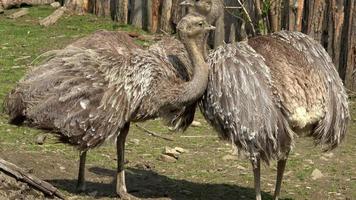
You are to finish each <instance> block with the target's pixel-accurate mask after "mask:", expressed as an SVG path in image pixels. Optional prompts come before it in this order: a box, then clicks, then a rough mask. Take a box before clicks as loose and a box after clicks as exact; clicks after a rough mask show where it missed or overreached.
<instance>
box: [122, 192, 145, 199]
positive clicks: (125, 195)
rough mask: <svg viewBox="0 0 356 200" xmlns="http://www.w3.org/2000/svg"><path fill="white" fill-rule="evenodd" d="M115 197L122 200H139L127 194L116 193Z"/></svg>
mask: <svg viewBox="0 0 356 200" xmlns="http://www.w3.org/2000/svg"><path fill="white" fill-rule="evenodd" d="M117 195H118V196H119V198H120V199H122V200H140V198H137V197H135V196H133V195H131V194H129V193H127V192H117Z"/></svg>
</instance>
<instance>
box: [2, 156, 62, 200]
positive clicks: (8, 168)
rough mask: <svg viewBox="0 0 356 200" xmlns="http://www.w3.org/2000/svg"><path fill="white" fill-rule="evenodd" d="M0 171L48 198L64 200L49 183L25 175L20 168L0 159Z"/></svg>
mask: <svg viewBox="0 0 356 200" xmlns="http://www.w3.org/2000/svg"><path fill="white" fill-rule="evenodd" d="M0 170H1V171H3V172H5V173H7V174H9V175H11V176H13V177H14V178H16V180H18V181H21V182H24V183H27V184H29V185H30V186H32V187H34V188H35V189H37V190H39V191H41V192H43V193H44V194H46V195H49V196H52V197H53V196H57V197H59V198H61V199H65V197H64V195H63V194H62V193H61V192H60V191H59V190H58V189H57V188H56V187H54V186H53V185H51V184H50V183H48V182H46V181H43V180H41V179H39V178H37V177H36V176H33V175H30V174H28V173H26V172H25V171H24V170H23V169H21V168H20V167H18V166H16V165H14V164H12V163H10V162H7V161H6V160H3V159H1V158H0Z"/></svg>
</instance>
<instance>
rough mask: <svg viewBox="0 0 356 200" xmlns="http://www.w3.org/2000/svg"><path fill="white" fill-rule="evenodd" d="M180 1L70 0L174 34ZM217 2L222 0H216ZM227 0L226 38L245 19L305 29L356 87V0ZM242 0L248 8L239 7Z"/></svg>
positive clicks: (263, 26)
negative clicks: (244, 10)
mask: <svg viewBox="0 0 356 200" xmlns="http://www.w3.org/2000/svg"><path fill="white" fill-rule="evenodd" d="M181 1H182V0H67V2H66V4H67V6H72V8H73V9H76V10H79V11H80V12H91V13H94V14H96V15H98V16H104V17H111V18H112V19H113V20H116V21H118V22H120V23H125V24H126V23H128V24H132V25H134V26H137V27H139V28H143V29H146V30H148V31H150V32H164V33H174V32H175V25H176V24H177V22H178V21H179V19H180V18H181V17H182V16H183V15H184V14H185V13H186V11H185V9H183V8H182V7H180V6H179V3H180V2H181ZM217 1H219V0H217ZM221 1H224V2H223V3H224V4H225V24H224V26H225V29H226V30H225V38H226V41H228V40H229V39H228V38H230V40H231V36H230V34H231V33H232V31H233V32H234V34H233V37H234V38H236V39H237V40H238V39H240V38H241V32H240V30H241V24H242V20H241V18H244V19H245V21H247V22H246V31H247V34H248V35H252V28H251V24H253V27H254V28H255V29H256V30H257V31H258V32H259V33H260V34H266V33H268V32H274V31H278V30H283V29H284V30H291V31H301V32H303V33H306V34H308V35H310V36H312V37H313V38H314V39H316V40H317V41H319V42H320V43H321V44H322V45H323V46H324V47H325V49H326V50H327V51H328V53H329V54H330V56H331V57H332V59H333V61H334V63H335V66H336V68H337V69H338V71H339V73H340V77H341V78H342V79H343V80H344V82H345V83H346V86H347V87H348V88H349V89H350V90H353V91H356V66H355V65H356V1H355V0H221ZM239 2H242V3H243V6H244V8H246V10H247V12H248V15H249V17H250V18H251V23H249V22H248V20H247V18H246V16H247V15H246V13H245V12H243V9H241V8H239V7H241V5H240V4H239Z"/></svg>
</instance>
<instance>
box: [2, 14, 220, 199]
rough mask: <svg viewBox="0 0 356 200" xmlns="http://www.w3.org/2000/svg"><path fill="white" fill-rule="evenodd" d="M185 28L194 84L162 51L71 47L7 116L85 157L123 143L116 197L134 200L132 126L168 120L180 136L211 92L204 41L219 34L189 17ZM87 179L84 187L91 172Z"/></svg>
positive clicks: (52, 59)
mask: <svg viewBox="0 0 356 200" xmlns="http://www.w3.org/2000/svg"><path fill="white" fill-rule="evenodd" d="M177 28H178V32H179V36H180V39H181V41H182V43H183V44H184V46H185V48H186V50H187V52H189V56H190V59H191V63H192V65H193V68H194V69H193V77H192V78H191V79H190V80H189V81H186V80H184V79H183V78H182V77H181V75H180V74H179V71H177V70H176V68H174V66H173V65H172V64H171V63H170V62H169V60H168V59H167V56H166V55H165V54H164V50H162V49H161V50H160V49H159V48H154V49H150V50H142V49H130V48H117V49H116V50H115V51H112V50H109V51H108V49H107V48H103V49H102V48H84V47H80V45H69V46H67V47H66V48H64V49H62V50H56V51H53V52H50V53H48V54H47V56H46V58H45V59H44V60H43V61H42V62H40V64H39V65H38V66H37V67H36V68H34V69H33V70H32V71H30V72H28V73H27V75H26V76H25V77H24V79H22V80H21V81H20V82H19V83H18V85H17V86H16V87H15V88H14V89H13V90H12V91H11V93H10V94H9V95H8V96H7V98H6V99H5V101H4V108H5V111H6V112H7V113H8V114H9V122H10V123H13V124H21V123H22V122H23V121H24V120H26V121H27V122H28V123H27V124H29V125H30V126H33V127H37V128H40V129H47V130H52V131H53V132H57V133H58V134H59V135H60V136H61V137H62V138H64V139H66V141H68V142H69V143H70V144H72V145H74V146H76V147H77V148H78V149H79V150H81V151H83V152H86V151H87V150H89V149H92V148H94V147H98V146H100V145H101V144H103V143H104V141H106V140H108V139H109V138H112V137H115V138H116V145H117V165H118V166H117V175H116V176H117V183H116V193H117V194H118V195H119V196H120V197H121V198H125V199H127V198H129V199H130V198H131V199H133V198H134V197H133V196H131V195H129V194H128V193H127V189H126V184H125V171H124V151H125V139H126V136H127V134H128V132H129V126H130V122H136V121H143V120H148V119H152V118H156V117H162V118H164V119H166V120H167V122H168V123H171V124H174V125H176V127H177V128H180V127H183V126H186V125H187V124H189V123H184V122H185V119H188V120H192V118H191V117H190V118H189V117H188V118H186V117H187V115H188V116H190V115H191V112H190V111H189V112H188V111H187V109H188V108H189V107H190V106H191V105H192V104H194V103H195V102H196V101H197V100H198V99H199V98H201V96H202V95H203V93H204V91H205V89H206V86H207V82H208V72H209V71H208V65H207V64H206V63H205V61H204V58H203V55H202V52H201V51H200V49H199V48H198V44H197V41H200V40H201V37H203V36H204V34H205V33H206V32H208V31H210V30H213V29H214V27H212V26H210V25H209V24H208V23H207V22H206V21H205V19H204V18H202V17H199V16H192V15H188V16H186V17H184V18H183V19H182V20H181V21H180V22H179V24H178V27H177ZM78 46H79V47H78ZM94 46H95V45H94ZM113 47H115V46H113ZM81 158H82V156H81ZM84 158H85V156H84ZM80 162H81V163H82V162H85V160H82V159H80ZM80 166H84V165H82V164H80ZM79 175H80V177H79V178H78V180H79V182H80V183H79V184H82V185H83V184H84V167H83V168H81V169H80V172H79Z"/></svg>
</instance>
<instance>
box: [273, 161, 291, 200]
mask: <svg viewBox="0 0 356 200" xmlns="http://www.w3.org/2000/svg"><path fill="white" fill-rule="evenodd" d="M287 158H288V154H287V155H286V157H285V159H282V160H278V163H277V181H276V188H275V190H274V196H273V199H274V200H278V197H279V194H280V191H281V185H282V179H283V174H284V169H285V167H286V163H287Z"/></svg>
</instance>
